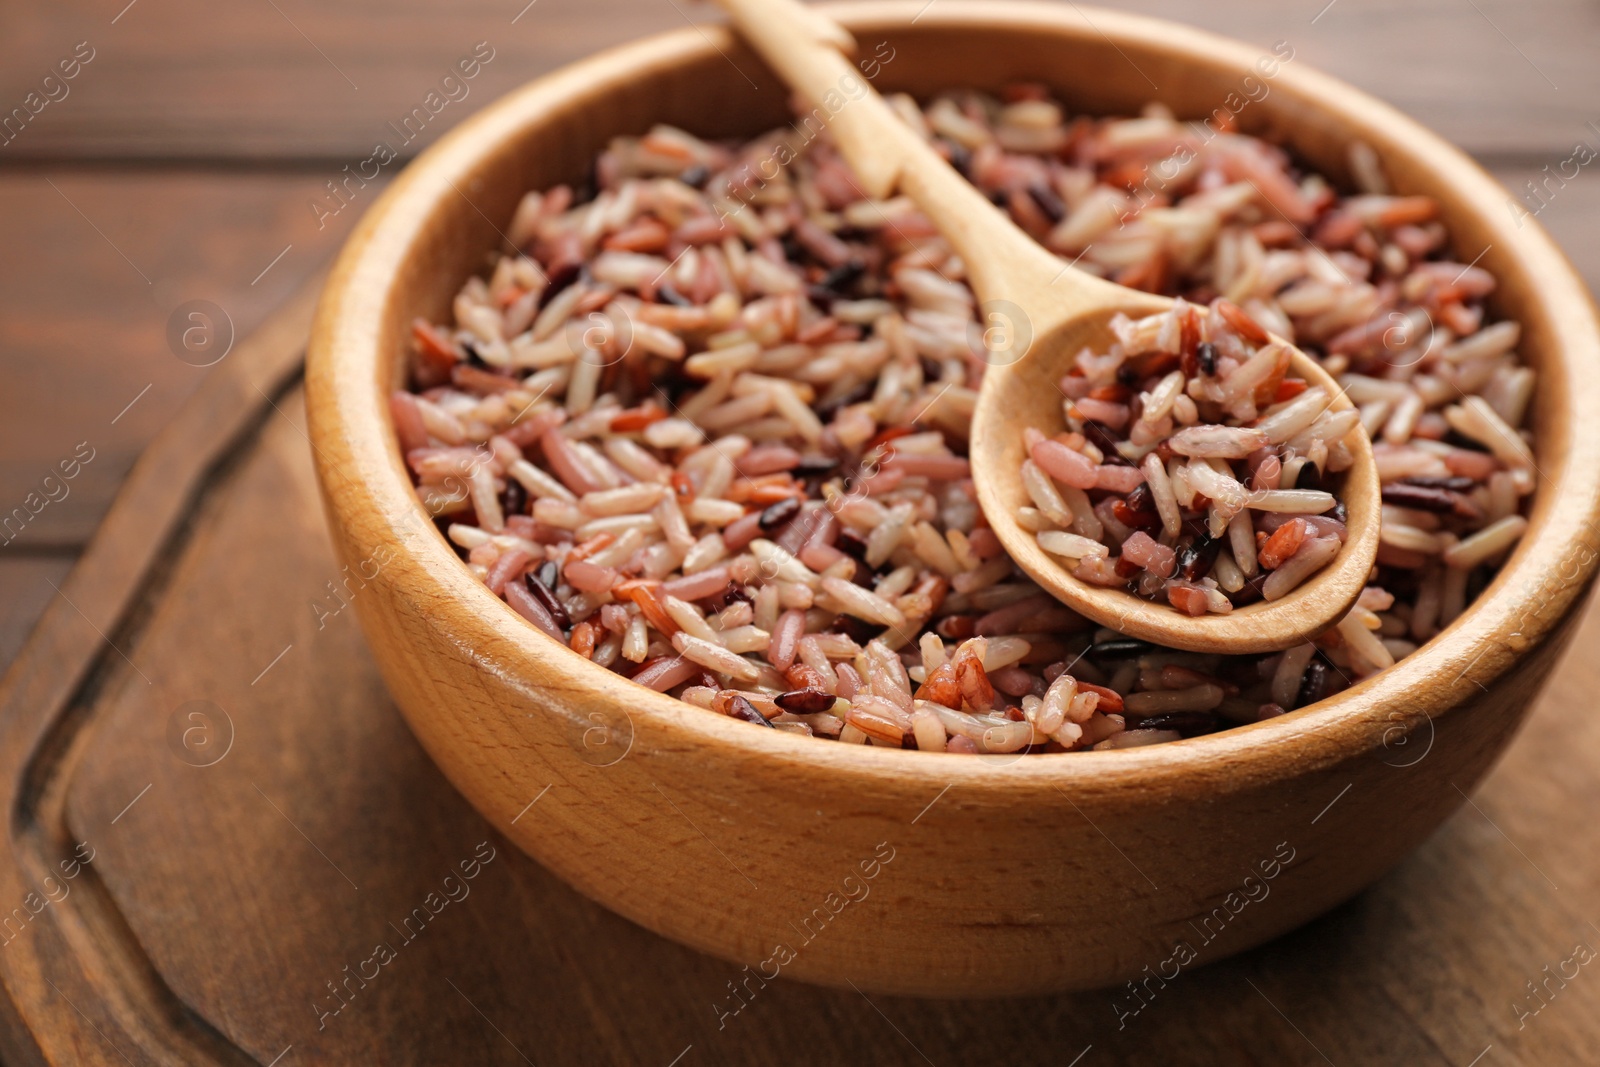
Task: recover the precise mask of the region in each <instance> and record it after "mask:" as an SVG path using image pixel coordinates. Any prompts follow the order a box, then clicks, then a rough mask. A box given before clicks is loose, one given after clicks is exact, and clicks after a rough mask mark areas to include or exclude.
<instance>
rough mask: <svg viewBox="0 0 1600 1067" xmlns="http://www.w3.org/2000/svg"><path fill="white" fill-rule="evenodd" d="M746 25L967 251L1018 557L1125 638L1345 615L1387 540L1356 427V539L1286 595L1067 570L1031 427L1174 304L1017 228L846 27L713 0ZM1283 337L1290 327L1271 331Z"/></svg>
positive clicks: (1336, 406) (996, 465)
mask: <svg viewBox="0 0 1600 1067" xmlns="http://www.w3.org/2000/svg"><path fill="white" fill-rule="evenodd" d="M718 2H719V3H720V5H721V6H722V8H723V9H724V10H726V11H727V12H728V14H729V15H730V16H731V17H732V19H733V22H734V24H735V26H737V28H738V29H739V32H740V33H741V34H743V36H744V37H745V38H746V39H747V40H748V41H749V42H750V43H751V44H752V45H753V46H754V47H755V49H756V51H757V52H759V53H760V54H761V56H762V57H763V58H764V59H765V60H766V61H767V63H768V64H769V65H770V66H771V67H772V68H773V70H775V71H777V72H778V74H779V75H780V76H781V77H782V78H783V79H784V81H785V82H786V83H787V84H788V85H789V86H790V87H792V88H793V89H794V90H795V91H796V92H798V93H799V94H800V96H801V97H802V98H803V99H804V100H805V101H806V102H807V103H808V105H810V106H811V107H812V108H814V109H815V110H814V112H813V116H814V118H815V119H820V120H822V121H823V122H824V123H825V124H826V126H827V127H828V129H829V131H830V133H831V134H832V136H833V140H834V143H835V144H836V145H837V146H838V148H839V152H840V154H841V155H842V156H843V157H844V159H845V161H846V162H847V163H849V165H850V166H851V168H852V169H853V170H854V171H855V173H856V176H857V178H858V180H859V183H860V186H861V189H862V192H863V193H864V194H865V195H866V196H868V197H870V198H872V199H877V200H881V199H886V198H887V197H889V196H890V195H891V194H892V193H894V192H896V191H898V192H900V193H903V194H905V195H906V196H908V197H910V198H911V200H912V201H914V202H915V203H916V204H917V206H918V207H919V208H921V209H922V211H923V212H925V213H926V214H927V215H928V217H929V218H930V219H931V220H932V221H933V223H934V225H936V226H937V227H939V231H940V232H941V233H942V234H943V235H944V236H945V238H946V239H948V240H949V242H950V243H951V245H952V246H953V247H954V248H955V250H956V251H957V253H959V254H960V256H961V258H962V260H963V262H964V263H965V264H966V268H967V275H968V281H969V282H970V284H971V286H972V288H973V290H974V291H975V292H976V293H977V295H978V299H979V301H980V307H979V313H980V320H981V321H982V323H983V325H984V328H985V335H984V336H985V344H986V346H987V347H988V349H989V362H990V366H989V368H988V370H987V371H986V372H985V374H984V378H983V387H982V389H981V391H980V392H979V394H978V404H977V410H976V412H975V414H974V416H973V420H972V437H971V448H970V455H971V459H972V472H973V481H974V482H975V483H976V486H977V492H978V502H979V504H980V505H981V506H982V508H983V512H984V514H985V515H986V516H987V517H988V520H989V524H990V525H991V526H992V527H993V528H994V531H995V533H996V534H997V535H998V536H999V538H1000V542H1001V544H1003V545H1004V546H1005V549H1006V551H1007V552H1009V553H1010V554H1011V558H1012V559H1014V560H1016V562H1017V563H1018V564H1019V565H1020V566H1021V567H1022V569H1023V570H1025V571H1027V572H1028V574H1029V575H1030V576H1031V577H1032V578H1033V579H1034V581H1036V582H1038V583H1039V584H1040V585H1041V586H1043V587H1044V588H1045V589H1047V590H1049V591H1050V593H1052V594H1053V595H1054V596H1056V597H1057V598H1058V599H1059V600H1061V601H1062V602H1064V603H1065V604H1067V605H1068V606H1069V607H1071V608H1072V609H1073V610H1075V611H1077V612H1079V613H1080V614H1082V615H1084V616H1086V617H1088V618H1090V619H1093V620H1094V621H1095V622H1098V623H1100V624H1102V625H1104V626H1109V627H1111V628H1113V629H1115V630H1117V631H1119V632H1121V633H1124V634H1127V635H1129V636H1131V637H1137V638H1141V639H1143V640H1146V641H1152V642H1155V643H1157V644H1161V645H1168V646H1171V647H1173V648H1182V649H1188V650H1191V651H1196V652H1221V653H1247V652H1268V651H1275V650H1278V649H1283V648H1289V647H1291V646H1294V645H1297V644H1301V643H1303V642H1305V641H1307V640H1309V639H1311V638H1312V637H1315V636H1316V635H1317V634H1319V633H1321V632H1323V631H1324V630H1326V629H1328V628H1329V627H1330V626H1332V625H1333V624H1335V623H1337V622H1338V621H1339V619H1340V618H1342V617H1343V616H1344V614H1345V613H1346V612H1347V611H1348V610H1349V609H1350V606H1351V605H1352V604H1354V603H1355V600H1356V598H1357V597H1358V596H1360V594H1361V590H1362V588H1363V586H1365V584H1366V581H1367V578H1368V576H1369V574H1370V572H1371V570H1372V565H1373V560H1374V559H1375V558H1376V555H1377V551H1378V522H1379V513H1380V497H1379V492H1380V490H1379V484H1378V474H1377V468H1376V466H1375V464H1374V462H1373V458H1372V445H1371V442H1370V441H1368V440H1367V437H1366V435H1365V434H1364V433H1363V432H1361V431H1360V429H1359V428H1358V429H1356V430H1354V431H1352V432H1351V434H1350V436H1349V438H1348V439H1347V443H1348V444H1349V447H1350V449H1351V452H1352V454H1353V456H1354V458H1355V463H1354V464H1353V465H1352V466H1351V468H1350V469H1349V471H1348V473H1347V476H1346V478H1345V485H1344V491H1343V493H1342V494H1341V496H1342V498H1343V500H1344V502H1345V505H1346V508H1347V510H1348V518H1347V539H1346V542H1345V545H1344V547H1343V548H1342V549H1341V550H1340V552H1339V555H1338V557H1337V558H1336V559H1335V560H1334V561H1333V562H1332V563H1330V564H1328V565H1327V566H1326V567H1324V568H1323V569H1322V570H1321V571H1319V572H1318V573H1317V574H1315V575H1314V576H1312V577H1311V578H1310V579H1308V580H1307V581H1306V582H1305V583H1304V584H1302V585H1300V586H1299V587H1297V588H1296V589H1294V590H1293V591H1291V592H1290V593H1288V594H1287V595H1285V596H1283V597H1281V598H1280V599H1278V600H1274V601H1257V602H1255V603H1252V604H1248V605H1245V606H1244V607H1241V608H1235V609H1234V610H1233V611H1232V612H1229V613H1227V614H1208V615H1202V616H1199V617H1192V616H1189V615H1186V614H1184V613H1182V612H1180V611H1178V610H1176V609H1175V608H1173V607H1171V606H1170V605H1168V604H1165V603H1157V602H1154V601H1150V600H1145V599H1144V598H1142V597H1139V596H1135V595H1134V594H1132V593H1128V592H1125V591H1123V590H1120V589H1110V588H1106V587H1103V586H1095V585H1090V584H1088V583H1086V582H1082V581H1080V580H1078V579H1077V578H1075V577H1073V575H1072V574H1071V573H1070V572H1069V571H1067V570H1066V569H1065V568H1064V567H1063V566H1062V565H1061V564H1060V563H1058V562H1057V561H1056V559H1055V558H1054V557H1052V556H1050V555H1048V554H1047V553H1046V552H1044V550H1043V549H1041V548H1040V547H1039V544H1038V541H1037V540H1036V539H1035V537H1034V535H1033V534H1032V533H1031V532H1029V531H1027V530H1025V529H1023V528H1022V527H1021V526H1019V525H1018V523H1017V520H1016V517H1015V516H1016V509H1017V508H1018V507H1019V506H1022V505H1025V504H1028V503H1030V500H1029V498H1028V495H1027V492H1026V490H1025V489H1024V488H1023V484H1022V461H1023V459H1024V458H1025V456H1024V451H1023V442H1022V437H1023V430H1024V429H1026V428H1027V427H1030V426H1032V427H1036V428H1038V429H1040V430H1042V431H1044V432H1045V433H1046V434H1049V433H1053V432H1055V431H1057V430H1060V429H1062V428H1063V427H1064V422H1065V420H1064V416H1063V414H1062V399H1063V397H1062V394H1061V391H1060V389H1059V387H1058V386H1057V382H1058V381H1059V380H1060V377H1061V375H1062V373H1063V372H1064V371H1065V369H1066V367H1067V360H1069V359H1070V358H1071V357H1072V356H1073V355H1075V354H1076V353H1077V352H1078V351H1079V350H1080V349H1081V348H1083V347H1084V346H1085V345H1087V346H1089V347H1091V348H1093V349H1094V350H1095V351H1102V352H1103V351H1105V350H1106V349H1107V348H1108V347H1109V345H1110V344H1111V342H1112V341H1113V340H1114V339H1115V338H1114V337H1113V336H1112V334H1111V331H1110V328H1109V323H1110V320H1111V318H1112V317H1113V316H1114V315H1116V314H1117V313H1118V312H1122V313H1124V314H1126V315H1128V316H1129V317H1131V318H1141V317H1143V316H1146V315H1150V314H1154V313H1157V312H1161V311H1165V310H1167V309H1169V308H1170V307H1172V301H1171V300H1170V299H1168V298H1166V297H1161V296H1155V295H1152V294H1150V293H1143V292H1139V291H1137V290H1133V289H1128V288H1125V287H1123V286H1120V285H1115V284H1113V283H1111V282H1108V281H1105V280H1103V279H1100V278H1096V277H1094V276H1093V275H1090V274H1086V273H1084V272H1082V271H1079V270H1076V269H1074V268H1073V267H1071V266H1070V265H1068V264H1066V263H1064V262H1063V261H1062V260H1060V259H1059V258H1057V257H1056V256H1054V255H1052V254H1051V253H1050V252H1048V251H1046V250H1045V249H1044V248H1042V247H1041V246H1040V245H1038V244H1037V243H1035V241H1034V240H1033V239H1032V238H1031V237H1029V236H1028V235H1027V234H1026V233H1024V232H1023V231H1022V230H1021V229H1019V228H1018V227H1017V226H1016V225H1015V224H1014V223H1013V222H1012V221H1011V219H1010V217H1009V216H1007V215H1006V214H1005V213H1004V212H1003V211H1001V210H1000V209H998V208H997V207H996V206H995V205H994V204H993V203H991V202H990V201H989V199H988V198H987V197H986V196H984V194H983V193H981V192H979V191H978V189H977V188H976V187H974V186H973V185H972V184H971V183H969V182H968V181H967V180H966V179H965V178H963V177H962V176H961V175H960V174H959V173H957V171H956V170H955V169H954V168H953V167H951V166H950V165H949V164H948V163H947V162H945V160H944V159H943V158H942V157H941V156H940V155H939V154H938V153H937V152H936V151H935V150H934V149H933V148H932V147H931V146H930V145H929V144H928V143H927V142H926V141H925V140H923V138H922V137H921V136H920V135H919V134H918V133H917V132H916V131H914V130H913V129H912V128H911V127H910V126H908V125H907V124H906V123H905V122H903V121H902V120H901V118H900V116H899V115H898V114H896V113H895V111H894V109H893V108H892V107H891V106H890V105H889V104H888V102H887V101H885V100H884V99H883V98H882V97H881V96H879V95H878V93H877V92H876V91H875V90H874V89H873V88H872V87H871V85H870V84H869V83H868V80H867V78H866V77H865V76H864V75H863V74H862V73H861V71H860V70H858V69H857V67H856V65H855V64H854V63H853V62H851V60H849V59H848V58H847V57H846V55H845V53H846V52H853V51H854V41H853V39H852V38H851V36H850V34H849V32H848V31H846V30H845V29H844V28H843V27H841V26H839V25H837V24H836V23H834V22H832V21H831V20H829V19H828V18H826V17H825V16H823V15H821V14H819V13H818V12H816V11H815V10H813V9H810V8H807V7H804V6H802V5H801V4H800V3H798V2H797V0H718ZM1273 340H1276V341H1280V342H1281V341H1282V339H1281V338H1276V337H1275V338H1273ZM1288 347H1289V348H1290V349H1291V350H1292V352H1293V357H1292V361H1291V365H1290V371H1291V372H1292V373H1293V374H1295V375H1297V376H1299V377H1301V378H1303V379H1305V381H1306V382H1308V383H1309V384H1312V385H1320V386H1322V387H1323V388H1324V389H1325V390H1327V391H1328V393H1329V394H1330V395H1331V396H1333V397H1334V403H1333V410H1341V409H1344V408H1348V407H1349V406H1350V400H1349V398H1348V397H1346V396H1345V395H1344V392H1343V390H1342V389H1340V387H1339V386H1338V384H1337V383H1336V382H1335V381H1334V380H1333V378H1332V377H1331V376H1330V375H1329V374H1328V373H1327V371H1325V370H1323V369H1322V367H1321V365H1319V364H1318V363H1317V362H1316V360H1314V359H1312V358H1311V357H1309V356H1307V355H1306V354H1305V353H1303V352H1301V351H1300V350H1299V349H1297V348H1294V346H1293V345H1289V346H1288Z"/></svg>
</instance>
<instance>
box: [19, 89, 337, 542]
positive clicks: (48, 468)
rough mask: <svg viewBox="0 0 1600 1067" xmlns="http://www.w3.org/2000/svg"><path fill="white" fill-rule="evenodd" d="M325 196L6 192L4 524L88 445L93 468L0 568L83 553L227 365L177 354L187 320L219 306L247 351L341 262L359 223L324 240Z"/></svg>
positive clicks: (104, 178) (139, 190)
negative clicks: (23, 552) (177, 336)
mask: <svg viewBox="0 0 1600 1067" xmlns="http://www.w3.org/2000/svg"><path fill="white" fill-rule="evenodd" d="M69 99H70V98H69ZM317 185H318V183H317V182H316V181H315V180H313V179H311V178H308V177H303V176H299V177H297V176H282V175H248V174H215V173H204V172H193V171H190V172H177V173H161V174H151V173H145V174H135V175H126V174H125V175H116V174H110V173H105V172H98V171H89V172H73V173H55V174H37V175H15V174H13V175H9V176H4V177H0V217H3V218H5V219H6V232H7V237H8V248H9V250H10V253H9V254H8V255H6V256H5V257H4V259H3V260H0V374H3V375H4V378H5V381H6V384H7V388H6V389H5V390H3V391H0V517H6V516H10V514H11V512H12V510H13V509H14V508H16V507H19V506H22V505H24V503H25V501H26V499H27V495H28V494H29V493H30V492H35V493H39V494H40V497H39V498H38V499H47V497H46V496H45V495H44V492H43V490H42V489H41V482H42V480H43V479H44V478H45V477H46V476H47V475H50V474H52V473H55V472H56V471H57V465H58V464H59V463H60V461H62V460H63V459H70V458H71V457H72V456H73V455H74V454H75V453H78V446H79V445H80V444H83V445H84V446H85V448H87V449H88V450H89V451H87V452H82V453H78V454H79V455H90V454H92V455H93V459H92V460H91V461H90V462H88V463H86V464H84V465H83V466H82V469H81V472H80V473H79V474H78V476H77V477H76V478H73V479H71V480H70V481H69V482H67V483H66V484H65V490H66V493H65V495H64V496H62V495H61V491H60V490H56V495H57V496H59V497H60V499H59V500H55V501H51V502H50V503H48V504H44V505H42V506H40V505H38V504H33V505H29V507H30V509H36V510H37V514H36V515H33V516H32V517H31V519H30V520H29V521H28V522H27V523H26V524H25V525H22V524H20V523H18V524H16V525H14V526H13V527H10V528H7V529H6V532H5V533H4V534H0V539H4V538H13V537H14V539H15V540H14V542H10V543H7V544H6V546H5V547H0V553H5V552H15V551H17V550H18V549H19V548H24V547H27V546H40V545H50V546H70V545H78V544H82V543H83V542H84V541H85V540H87V538H88V535H89V534H90V533H91V532H92V531H93V530H94V529H95V527H96V526H97V525H98V524H99V522H100V520H101V518H102V517H103V516H104V514H105V510H106V507H107V506H108V505H109V504H110V502H111V497H112V495H113V494H114V493H115V492H116V489H117V487H118V486H119V485H120V484H122V481H123V479H125V478H126V477H127V474H128V471H129V469H130V468H131V467H132V466H133V463H134V460H135V459H137V458H138V456H139V453H140V452H141V451H142V450H143V448H144V446H145V445H146V444H148V443H149V441H150V439H151V438H152V437H153V436H154V435H155V433H156V432H157V431H158V430H159V429H160V428H161V427H162V426H164V425H165V424H166V423H167V422H168V421H170V420H171V418H172V417H173V415H174V414H175V413H176V412H177V411H178V409H179V408H180V407H181V406H182V404H183V401H184V400H185V398H187V397H188V396H189V395H191V394H192V393H193V392H194V390H195V389H197V388H199V387H200V385H201V383H202V382H204V381H205V380H206V378H207V377H208V376H209V375H210V374H212V373H213V372H214V371H216V370H217V369H218V366H221V364H218V365H217V366H212V367H199V366H194V365H191V363H186V362H184V361H183V360H180V359H179V358H178V357H177V356H176V355H174V353H173V349H172V347H171V344H170V341H169V334H168V331H169V321H170V320H171V319H172V317H173V314H174V312H176V311H177V310H178V309H179V308H180V306H182V305H184V304H186V303H187V302H189V301H194V300H207V301H211V302H212V303H214V304H216V305H218V306H220V307H221V308H222V309H223V310H224V311H225V312H226V314H227V315H228V316H229V318H230V319H231V321H232V324H233V332H234V336H235V339H236V342H237V341H242V340H243V339H244V337H246V336H247V335H248V334H250V333H251V332H252V331H254V330H255V329H256V328H257V327H258V326H259V325H260V324H261V323H262V322H263V321H264V320H265V318H266V317H267V315H268V313H269V312H270V311H271V310H272V309H273V308H275V307H276V306H278V305H279V304H281V303H282V302H283V300H284V299H285V297H286V296H287V295H288V294H289V293H291V292H293V291H294V288H295V286H296V285H297V284H298V283H299V282H300V281H301V280H303V279H304V278H305V276H306V275H307V274H308V273H309V272H310V271H312V270H314V269H315V268H316V267H317V266H318V265H319V264H321V263H324V262H326V261H327V260H328V259H329V258H330V257H331V256H332V254H333V252H334V251H335V250H336V249H337V248H338V242H339V240H340V239H341V237H342V235H343V233H344V232H345V231H346V230H347V229H348V227H349V225H350V223H351V222H352V221H353V217H354V214H355V211H354V210H351V211H348V212H346V213H344V214H343V216H342V217H335V218H333V219H331V220H327V222H326V225H325V226H324V227H323V228H322V229H321V230H319V229H318V228H317V225H316V221H317V220H316V217H315V216H314V215H313V214H312V212H311V211H310V210H309V208H308V207H307V202H308V201H309V199H310V198H311V197H312V196H313V195H315V193H316V188H317ZM286 247H287V248H288V249H289V250H288V252H287V254H285V255H284V256H283V258H282V259H281V260H279V261H278V262H277V263H276V265H274V266H272V269H271V270H266V268H267V267H268V265H269V264H271V263H272V261H273V259H274V257H276V256H277V255H278V254H279V253H280V252H283V251H284V249H285V248H286ZM264 270H265V271H266V273H265V274H264V275H263V273H262V272H263V271H264ZM196 361H197V362H203V358H201V357H197V359H196ZM146 387H148V391H146ZM130 405H131V406H130ZM19 529H20V533H19V532H18V530H19Z"/></svg>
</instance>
